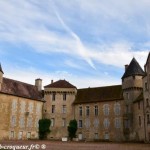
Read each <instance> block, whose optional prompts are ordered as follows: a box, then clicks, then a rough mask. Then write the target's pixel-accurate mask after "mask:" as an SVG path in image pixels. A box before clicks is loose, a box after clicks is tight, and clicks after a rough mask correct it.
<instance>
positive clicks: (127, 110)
mask: <svg viewBox="0 0 150 150" xmlns="http://www.w3.org/2000/svg"><path fill="white" fill-rule="evenodd" d="M129 112H130V109H129V105H126V113H129Z"/></svg>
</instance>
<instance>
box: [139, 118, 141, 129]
mask: <svg viewBox="0 0 150 150" xmlns="http://www.w3.org/2000/svg"><path fill="white" fill-rule="evenodd" d="M139 126H140V127H141V116H139Z"/></svg>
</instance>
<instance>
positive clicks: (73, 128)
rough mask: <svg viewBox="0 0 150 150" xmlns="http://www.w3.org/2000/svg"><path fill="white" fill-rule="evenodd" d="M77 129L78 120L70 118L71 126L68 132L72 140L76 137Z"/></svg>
mask: <svg viewBox="0 0 150 150" xmlns="http://www.w3.org/2000/svg"><path fill="white" fill-rule="evenodd" d="M76 131H77V121H76V120H75V119H74V120H70V122H69V126H68V134H69V138H70V140H72V139H73V138H75V137H76Z"/></svg>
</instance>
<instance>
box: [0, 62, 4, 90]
mask: <svg viewBox="0 0 150 150" xmlns="http://www.w3.org/2000/svg"><path fill="white" fill-rule="evenodd" d="M3 74H4V72H3V70H2V67H1V64H0V91H1V87H2V83H3Z"/></svg>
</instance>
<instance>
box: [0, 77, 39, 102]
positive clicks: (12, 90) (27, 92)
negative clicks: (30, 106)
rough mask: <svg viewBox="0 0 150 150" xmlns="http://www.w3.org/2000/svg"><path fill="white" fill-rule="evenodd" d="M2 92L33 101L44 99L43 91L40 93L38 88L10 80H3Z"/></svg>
mask: <svg viewBox="0 0 150 150" xmlns="http://www.w3.org/2000/svg"><path fill="white" fill-rule="evenodd" d="M0 92H1V93H5V94H9V95H14V96H19V97H24V98H29V99H33V100H41V99H42V91H41V92H39V91H38V89H37V87H36V86H34V85H31V84H27V83H23V82H20V81H16V80H12V79H8V78H3V82H2V88H1V91H0Z"/></svg>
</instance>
